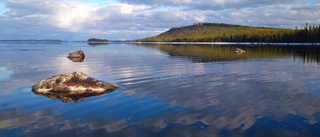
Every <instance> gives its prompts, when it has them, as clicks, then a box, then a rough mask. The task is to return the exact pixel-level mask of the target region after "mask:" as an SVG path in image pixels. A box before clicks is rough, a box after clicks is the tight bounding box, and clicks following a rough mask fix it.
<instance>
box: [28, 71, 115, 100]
mask: <svg viewBox="0 0 320 137" xmlns="http://www.w3.org/2000/svg"><path fill="white" fill-rule="evenodd" d="M117 88H118V87H117V86H116V85H113V84H110V83H107V82H103V81H101V80H97V79H94V78H91V77H88V76H87V75H86V74H84V73H82V72H80V73H77V72H73V73H71V74H61V75H55V76H52V77H51V78H49V79H46V80H42V81H40V82H39V83H37V84H35V85H34V86H32V91H33V92H34V93H35V94H38V95H43V96H46V97H49V98H52V99H61V100H62V101H63V102H70V101H78V100H84V99H85V98H86V97H90V96H97V95H101V94H105V93H110V92H112V91H114V90H116V89H117Z"/></svg>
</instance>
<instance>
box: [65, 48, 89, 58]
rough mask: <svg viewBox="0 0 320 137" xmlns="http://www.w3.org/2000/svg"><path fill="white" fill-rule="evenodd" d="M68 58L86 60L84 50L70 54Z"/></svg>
mask: <svg viewBox="0 0 320 137" xmlns="http://www.w3.org/2000/svg"><path fill="white" fill-rule="evenodd" d="M68 58H85V55H84V53H83V51H82V50H78V51H75V52H72V53H69V55H68Z"/></svg>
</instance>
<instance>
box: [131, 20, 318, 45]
mask: <svg viewBox="0 0 320 137" xmlns="http://www.w3.org/2000/svg"><path fill="white" fill-rule="evenodd" d="M135 41H138V42H272V43H278V42H279V43H317V42H320V25H318V26H316V25H308V24H306V26H305V28H301V29H298V28H296V29H283V28H269V27H250V26H240V25H231V24H223V23H197V24H193V25H191V26H185V27H178V28H171V29H170V30H168V31H166V32H164V33H161V34H160V35H158V36H155V37H149V38H145V39H139V40H135Z"/></svg>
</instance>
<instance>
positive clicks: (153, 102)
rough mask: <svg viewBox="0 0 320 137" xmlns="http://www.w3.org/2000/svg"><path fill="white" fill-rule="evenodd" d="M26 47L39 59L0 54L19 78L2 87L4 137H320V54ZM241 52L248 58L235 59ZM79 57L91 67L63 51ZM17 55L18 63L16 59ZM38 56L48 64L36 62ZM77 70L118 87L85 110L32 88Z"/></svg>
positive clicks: (0, 128)
mask: <svg viewBox="0 0 320 137" xmlns="http://www.w3.org/2000/svg"><path fill="white" fill-rule="evenodd" d="M66 47H68V48H66ZM79 47H81V48H79ZM149 47H150V48H149ZM1 48H2V47H1ZM11 48H12V47H11ZM15 48H18V47H15ZM24 48H29V47H24ZM30 48H36V49H42V51H41V52H40V51H39V52H38V51H11V50H10V47H5V49H8V50H1V49H0V52H1V55H3V56H0V64H4V66H6V67H7V69H8V70H13V71H14V72H15V73H14V74H12V75H10V79H6V80H4V81H1V82H0V92H1V93H6V94H1V96H0V106H1V107H0V136H32V135H39V136H173V137H176V136H225V137H237V136H248V137H251V136H319V134H320V133H319V131H320V128H319V125H320V111H319V110H320V105H319V104H320V100H319V96H320V92H319V89H320V86H319V85H320V73H319V72H320V70H319V68H318V64H317V63H318V61H319V58H318V56H319V54H318V52H319V50H318V47H312V46H308V47H300V46H296V47H293V48H290V47H286V46H256V47H254V46H243V45H242V46H240V45H233V46H229V45H191V46H190V45H189V46H188V45H180V46H175V45H147V46H133V45H127V44H120V45H114V44H110V45H108V46H98V47H91V46H88V45H66V46H61V47H58V48H57V47H56V46H43V47H30ZM235 48H241V49H244V50H246V52H245V53H243V54H241V55H235V54H233V53H232V50H233V49H235ZM75 49H82V50H84V52H85V53H86V55H87V56H86V61H85V62H83V63H72V62H71V61H69V60H67V59H66V57H65V55H66V54H67V51H72V50H75ZM17 52H18V53H19V55H20V56H22V58H21V57H19V58H16V56H15V55H16V54H17ZM49 52H50V53H51V54H49ZM52 52H54V53H55V54H54V55H53V54H52ZM35 53H38V54H35ZM40 53H42V54H44V53H46V54H45V55H48V56H44V57H43V58H39V57H34V56H33V55H41V54H40ZM47 53H48V54H47ZM28 56H30V57H29V59H27V57H28ZM29 60H33V61H35V62H38V63H32V64H31V63H30V61H29ZM203 62H205V63H203ZM75 70H76V71H83V72H85V73H88V74H90V75H91V76H93V77H97V78H99V79H101V80H104V81H110V82H112V83H115V84H117V85H119V86H120V87H121V88H120V89H119V90H117V91H116V92H112V93H108V94H105V95H102V96H96V97H93V98H87V99H86V101H83V102H81V103H63V102H61V101H54V100H50V99H46V98H43V97H41V96H40V97H39V96H36V95H34V94H33V93H32V92H31V91H30V89H29V88H30V87H31V86H32V84H34V83H35V82H37V81H39V79H44V78H47V77H48V75H53V74H56V73H66V72H72V71H75ZM25 100H28V101H25Z"/></svg>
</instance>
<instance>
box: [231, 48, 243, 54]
mask: <svg viewBox="0 0 320 137" xmlns="http://www.w3.org/2000/svg"><path fill="white" fill-rule="evenodd" d="M232 52H233V53H235V54H242V53H245V52H246V51H245V50H243V49H240V48H235V49H234V50H233V51H232Z"/></svg>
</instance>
